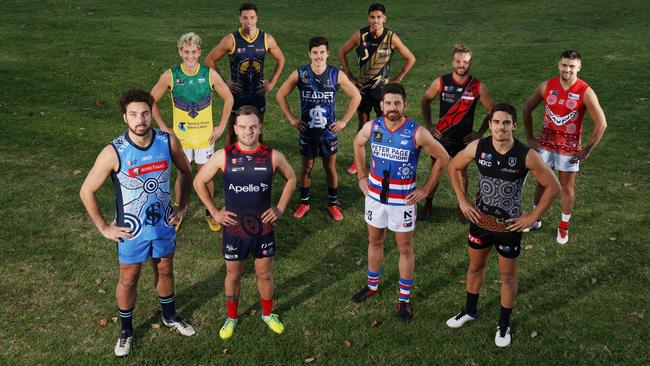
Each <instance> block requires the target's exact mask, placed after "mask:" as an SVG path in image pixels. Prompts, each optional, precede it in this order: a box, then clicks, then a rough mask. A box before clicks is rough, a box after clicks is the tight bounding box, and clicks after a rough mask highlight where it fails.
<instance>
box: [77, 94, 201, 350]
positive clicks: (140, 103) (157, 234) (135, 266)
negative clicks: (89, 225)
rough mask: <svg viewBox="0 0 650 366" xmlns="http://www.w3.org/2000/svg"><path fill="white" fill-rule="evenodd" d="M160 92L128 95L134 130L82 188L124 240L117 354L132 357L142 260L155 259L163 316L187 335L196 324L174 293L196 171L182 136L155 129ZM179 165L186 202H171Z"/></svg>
mask: <svg viewBox="0 0 650 366" xmlns="http://www.w3.org/2000/svg"><path fill="white" fill-rule="evenodd" d="M152 104H153V97H152V96H151V95H150V94H149V93H147V92H145V91H143V90H129V91H127V92H125V93H124V94H122V97H121V98H120V107H121V109H122V116H123V119H124V122H125V123H126V125H127V127H128V130H127V132H126V133H124V134H123V135H121V136H119V137H117V138H116V139H115V140H113V141H112V142H111V143H110V144H109V145H107V146H106V147H105V148H104V149H103V150H102V151H101V153H100V154H99V156H98V157H97V160H96V161H95V165H94V166H93V167H92V169H91V170H90V172H88V176H87V177H86V180H85V181H84V183H83V185H82V186H81V192H80V193H79V195H80V196H81V201H82V202H83V204H84V206H85V207H86V211H88V215H89V216H90V218H91V220H92V221H93V223H94V224H95V226H96V227H97V229H99V231H100V232H101V234H102V235H103V236H104V237H105V238H107V239H110V240H113V241H115V242H117V254H118V260H119V266H120V267H119V268H120V275H119V282H118V284H117V289H116V291H115V295H116V298H117V306H118V309H119V314H120V318H121V320H122V330H121V332H120V337H119V339H118V341H117V344H116V345H115V355H116V356H118V357H122V356H126V355H127V354H128V353H129V351H130V350H131V347H132V345H133V309H134V307H135V298H136V290H137V285H138V279H139V277H140V271H141V269H142V263H143V262H146V261H147V259H148V258H149V257H151V264H152V265H153V270H154V283H155V287H156V292H157V293H158V296H159V297H160V305H161V308H162V322H163V324H165V325H166V326H168V327H173V328H175V329H176V330H177V331H178V332H179V333H180V334H182V335H184V336H191V335H194V333H195V330H194V328H193V327H192V326H191V325H190V324H188V323H187V322H186V321H185V320H183V319H182V318H181V317H179V316H178V315H177V314H176V310H175V305H174V304H175V300H174V299H175V298H174V272H173V268H174V267H173V264H174V262H173V261H174V251H175V250H176V229H175V228H174V225H175V224H176V223H177V222H178V221H180V220H181V219H182V218H183V216H185V214H186V212H187V202H188V199H189V195H190V191H191V184H192V170H191V168H190V165H189V164H188V162H187V160H186V159H185V156H184V155H183V150H182V148H181V144H180V143H179V141H178V139H177V138H176V137H175V136H174V135H171V134H168V133H167V132H163V131H161V130H156V129H152V128H151V106H152ZM172 164H173V165H175V166H176V168H177V169H178V176H179V181H180V185H181V195H180V205H179V207H178V208H175V209H174V208H172V204H171V198H170V183H169V180H170V176H171V167H172ZM109 176H110V177H111V179H112V180H113V183H114V184H115V201H116V202H115V211H116V212H115V213H116V217H115V220H114V221H113V222H112V223H110V224H109V223H107V222H106V220H105V219H104V216H103V215H102V213H101V211H100V208H99V202H98V200H97V197H96V193H97V191H98V190H99V189H100V188H101V186H102V185H103V184H104V181H106V178H108V177H109Z"/></svg>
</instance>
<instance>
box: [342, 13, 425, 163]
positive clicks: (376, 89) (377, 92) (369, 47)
mask: <svg viewBox="0 0 650 366" xmlns="http://www.w3.org/2000/svg"><path fill="white" fill-rule="evenodd" d="M385 23H386V7H385V6H384V5H382V4H378V3H375V4H372V5H370V7H369V8H368V26H367V27H364V28H361V29H360V30H358V31H356V32H354V34H352V37H350V39H348V40H347V41H346V42H345V43H344V44H343V46H341V48H340V49H339V53H338V57H339V62H340V63H341V67H343V72H345V74H346V75H347V76H348V78H350V80H352V81H353V82H354V83H355V84H356V85H357V87H358V88H359V90H360V92H361V104H359V107H358V109H357V114H358V117H359V126H358V128H357V131H358V130H360V129H361V128H362V127H363V125H364V124H365V123H366V122H368V120H369V119H370V112H371V111H372V110H373V109H374V111H375V114H376V116H377V117H379V116H381V115H382V112H381V106H380V105H379V103H380V102H381V97H382V94H381V87H382V86H383V85H384V84H386V83H401V82H402V79H404V77H405V76H406V74H408V72H409V70H411V68H412V67H413V65H415V56H414V55H413V53H411V51H410V50H409V49H408V48H407V47H406V45H404V43H402V40H401V39H400V37H399V36H398V35H397V34H396V33H395V32H393V31H392V30H390V29H388V28H386V27H384V24H385ZM355 47H356V54H357V63H358V64H359V77H355V76H354V75H352V72H351V71H350V64H349V63H348V58H347V54H348V53H350V52H351V51H352V49H353V48H355ZM393 50H396V51H397V52H398V53H399V54H400V55H401V56H402V57H403V58H404V66H403V67H402V70H401V71H400V73H399V74H398V75H397V76H396V77H395V78H394V79H389V75H390V59H391V56H392V54H393ZM347 172H348V174H357V167H356V165H355V164H354V161H353V162H352V165H351V166H350V167H349V168H348V170H347Z"/></svg>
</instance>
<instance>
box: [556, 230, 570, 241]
mask: <svg viewBox="0 0 650 366" xmlns="http://www.w3.org/2000/svg"><path fill="white" fill-rule="evenodd" d="M556 240H557V243H558V244H562V245H564V244H566V243H568V242H569V229H562V228H561V227H558V228H557V238H556Z"/></svg>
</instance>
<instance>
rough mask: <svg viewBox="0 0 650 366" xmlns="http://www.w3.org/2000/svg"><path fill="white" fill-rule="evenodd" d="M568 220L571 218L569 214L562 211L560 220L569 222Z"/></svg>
mask: <svg viewBox="0 0 650 366" xmlns="http://www.w3.org/2000/svg"><path fill="white" fill-rule="evenodd" d="M569 220H571V214H565V213H564V212H562V221H564V222H569Z"/></svg>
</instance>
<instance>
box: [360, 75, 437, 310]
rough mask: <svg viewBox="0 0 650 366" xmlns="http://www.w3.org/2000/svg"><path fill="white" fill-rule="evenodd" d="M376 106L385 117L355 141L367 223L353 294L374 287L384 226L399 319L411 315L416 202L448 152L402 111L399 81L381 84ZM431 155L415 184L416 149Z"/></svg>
mask: <svg viewBox="0 0 650 366" xmlns="http://www.w3.org/2000/svg"><path fill="white" fill-rule="evenodd" d="M382 92H383V97H382V100H381V109H382V111H383V112H384V115H383V116H381V117H377V118H375V119H374V120H373V121H371V122H368V123H366V124H365V125H364V126H363V128H362V129H361V130H360V131H359V133H358V134H357V137H356V138H355V139H354V160H355V162H356V163H357V169H358V172H357V176H358V177H359V188H360V189H361V192H363V194H364V195H365V196H366V203H365V214H364V217H365V220H366V223H367V224H368V282H367V285H366V286H363V288H362V289H361V291H359V292H358V293H356V294H354V295H353V296H352V300H353V301H355V302H362V301H364V300H366V299H367V298H369V297H371V296H374V295H376V294H377V292H378V291H379V280H380V276H381V265H382V263H383V261H384V240H385V239H386V228H388V229H389V230H390V231H392V232H394V233H395V243H396V244H397V249H398V251H399V299H398V303H397V316H398V317H399V319H400V320H401V321H409V320H411V318H412V317H413V310H412V307H411V302H410V299H411V288H412V287H413V273H414V270H415V253H414V252H413V231H414V230H415V224H416V210H415V205H416V204H417V202H418V201H419V200H421V199H422V198H424V197H425V196H426V195H427V193H428V192H429V190H430V189H431V187H433V185H434V184H435V183H436V182H437V181H438V179H440V175H441V174H442V171H443V169H444V168H445V165H447V161H448V160H449V156H448V155H447V153H446V152H445V149H444V148H443V147H442V145H440V143H439V142H437V141H436V140H435V139H434V138H433V136H431V133H429V131H427V130H426V129H424V128H420V127H419V125H418V124H417V123H416V122H415V121H413V120H412V119H410V118H408V117H406V115H405V114H404V112H405V110H406V107H407V106H408V104H407V102H406V91H404V87H402V86H401V85H400V84H396V83H390V84H386V85H384V86H383V88H382ZM368 141H370V152H371V159H370V174H366V144H367V143H368ZM422 149H424V151H426V153H427V154H429V155H430V156H431V157H433V158H435V159H436V163H435V164H434V166H433V167H432V169H431V171H430V172H429V175H428V177H427V180H426V183H425V184H424V187H422V188H417V187H416V181H417V179H416V176H415V173H416V170H417V164H418V159H419V157H420V150H422Z"/></svg>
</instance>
